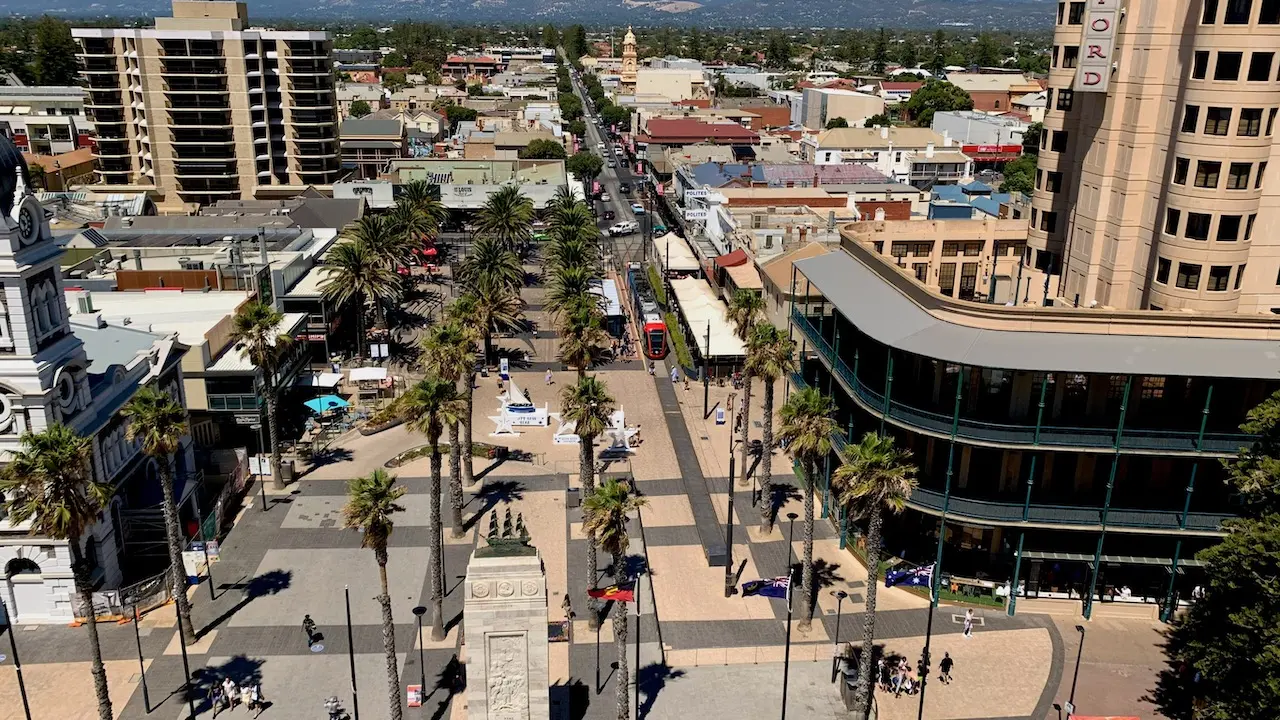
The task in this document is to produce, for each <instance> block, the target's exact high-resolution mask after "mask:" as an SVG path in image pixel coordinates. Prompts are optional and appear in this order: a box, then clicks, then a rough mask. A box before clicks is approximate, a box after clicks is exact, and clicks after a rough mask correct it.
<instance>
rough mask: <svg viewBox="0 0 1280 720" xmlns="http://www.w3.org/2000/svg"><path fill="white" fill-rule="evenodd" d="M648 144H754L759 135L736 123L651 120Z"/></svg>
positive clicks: (686, 119)
mask: <svg viewBox="0 0 1280 720" xmlns="http://www.w3.org/2000/svg"><path fill="white" fill-rule="evenodd" d="M648 138H649V141H650V142H655V143H671V142H676V141H680V140H690V141H696V140H725V141H729V142H734V141H737V142H743V143H747V142H755V141H756V140H758V139H759V138H760V135H759V133H756V132H755V131H753V130H748V129H747V128H744V127H742V126H741V125H739V124H737V123H707V122H702V121H701V120H697V119H695V118H653V119H651V120H650V121H649V132H648Z"/></svg>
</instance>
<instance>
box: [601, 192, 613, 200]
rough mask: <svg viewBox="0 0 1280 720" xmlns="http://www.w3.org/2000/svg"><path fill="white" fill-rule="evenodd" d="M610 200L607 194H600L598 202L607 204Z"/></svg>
mask: <svg viewBox="0 0 1280 720" xmlns="http://www.w3.org/2000/svg"><path fill="white" fill-rule="evenodd" d="M612 199H613V198H611V197H609V193H607V192H602V193H600V202H609V201H610V200H612Z"/></svg>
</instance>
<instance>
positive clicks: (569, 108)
mask: <svg viewBox="0 0 1280 720" xmlns="http://www.w3.org/2000/svg"><path fill="white" fill-rule="evenodd" d="M560 117H562V118H564V119H565V120H570V121H573V120H577V119H578V118H580V117H582V101H581V100H579V99H578V96H577V95H574V94H572V93H570V94H567V95H561V96H560Z"/></svg>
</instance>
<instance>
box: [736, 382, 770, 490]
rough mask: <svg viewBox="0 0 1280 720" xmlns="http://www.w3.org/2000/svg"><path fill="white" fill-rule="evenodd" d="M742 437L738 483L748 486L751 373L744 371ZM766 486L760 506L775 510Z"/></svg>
mask: <svg viewBox="0 0 1280 720" xmlns="http://www.w3.org/2000/svg"><path fill="white" fill-rule="evenodd" d="M741 417H742V437H741V438H739V442H740V443H742V447H741V448H740V449H739V450H738V451H739V452H740V453H742V456H741V457H740V458H739V460H738V462H739V463H740V464H741V465H742V477H741V478H739V479H738V484H739V485H741V486H742V487H746V486H747V485H748V484H749V483H750V478H748V477H747V475H749V474H750V473H751V466H750V465H748V464H747V460H748V459H749V458H750V457H751V454H750V453H749V452H748V451H747V450H748V448H747V442H748V440H749V438H750V433H749V431H750V429H751V373H746V372H744V373H743V374H742V416H741ZM764 490H765V489H764V488H763V487H762V488H760V491H761V492H760V507H762V508H765V510H764V512H769V513H772V512H773V497H772V496H770V495H768V494H766V493H765V492H764Z"/></svg>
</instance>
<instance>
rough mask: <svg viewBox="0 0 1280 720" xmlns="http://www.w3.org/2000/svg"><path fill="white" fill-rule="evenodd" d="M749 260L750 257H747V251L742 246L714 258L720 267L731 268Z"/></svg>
mask: <svg viewBox="0 0 1280 720" xmlns="http://www.w3.org/2000/svg"><path fill="white" fill-rule="evenodd" d="M750 260H751V258H749V257H747V251H746V250H743V249H742V248H738V249H737V250H734V251H733V252H731V253H726V254H724V255H721V256H720V257H718V258H716V265H719V266H720V267H722V268H731V267H736V266H738V265H742V264H744V263H746V262H748V261H750Z"/></svg>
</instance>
